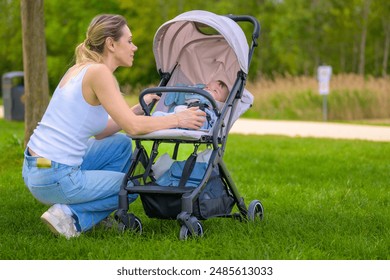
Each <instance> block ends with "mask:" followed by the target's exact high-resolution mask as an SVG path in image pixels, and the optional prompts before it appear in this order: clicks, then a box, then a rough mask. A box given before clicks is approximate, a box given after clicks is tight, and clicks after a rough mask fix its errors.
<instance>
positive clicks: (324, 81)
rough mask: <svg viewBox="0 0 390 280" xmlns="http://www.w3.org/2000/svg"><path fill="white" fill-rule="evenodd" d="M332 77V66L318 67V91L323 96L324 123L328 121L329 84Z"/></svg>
mask: <svg viewBox="0 0 390 280" xmlns="http://www.w3.org/2000/svg"><path fill="white" fill-rule="evenodd" d="M331 76H332V67H331V66H328V65H323V66H319V67H318V69H317V79H318V91H319V93H320V95H322V96H323V103H322V115H323V120H324V121H327V119H328V106H327V96H328V94H329V82H330V77H331Z"/></svg>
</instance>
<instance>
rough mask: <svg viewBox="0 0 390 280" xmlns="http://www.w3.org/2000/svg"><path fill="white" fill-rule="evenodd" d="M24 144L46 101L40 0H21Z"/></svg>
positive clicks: (46, 81)
mask: <svg viewBox="0 0 390 280" xmlns="http://www.w3.org/2000/svg"><path fill="white" fill-rule="evenodd" d="M20 8H21V18H22V39H23V40H22V41H23V68H24V85H25V117H24V119H25V135H24V144H25V145H26V144H27V142H28V140H29V139H30V136H31V134H32V132H33V130H34V128H35V126H36V124H37V123H38V121H39V120H40V119H41V117H42V115H43V113H44V111H45V109H46V107H47V104H48V103H49V84H48V77H47V66H46V41H45V31H44V27H45V24H44V10H43V0H34V1H31V0H21V7H20Z"/></svg>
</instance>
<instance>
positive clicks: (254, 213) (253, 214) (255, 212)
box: [248, 200, 264, 222]
mask: <svg viewBox="0 0 390 280" xmlns="http://www.w3.org/2000/svg"><path fill="white" fill-rule="evenodd" d="M263 216H264V207H263V205H262V204H261V202H260V201H259V200H252V201H251V203H250V204H249V206H248V220H249V221H252V222H254V221H256V219H259V220H260V221H261V220H263Z"/></svg>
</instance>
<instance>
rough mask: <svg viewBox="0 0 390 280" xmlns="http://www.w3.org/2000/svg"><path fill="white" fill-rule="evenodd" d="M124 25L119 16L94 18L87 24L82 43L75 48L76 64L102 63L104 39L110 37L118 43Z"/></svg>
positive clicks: (105, 15) (125, 23)
mask: <svg viewBox="0 0 390 280" xmlns="http://www.w3.org/2000/svg"><path fill="white" fill-rule="evenodd" d="M125 25H127V21H126V19H125V18H124V17H123V16H120V15H110V14H103V15H98V16H96V17H94V18H93V19H92V21H91V23H90V24H89V27H88V30H87V34H86V38H85V40H84V42H82V43H81V44H79V45H78V46H77V47H76V50H75V57H76V64H78V63H85V62H98V63H100V62H102V54H103V51H104V45H105V42H106V38H108V37H111V38H113V39H114V41H118V40H119V38H120V37H121V36H122V27H123V26H125Z"/></svg>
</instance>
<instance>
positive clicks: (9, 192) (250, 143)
mask: <svg viewBox="0 0 390 280" xmlns="http://www.w3.org/2000/svg"><path fill="white" fill-rule="evenodd" d="M0 131H1V133H0V153H1V157H0V197H1V200H0V209H1V212H0V259H14V260H21V259H45V260H46V259H99V260H105V259H108V260H114V259H129V260H135V259H140V260H151V259H153V260H163V259H173V260H180V259H194V260H202V259H206V260H207V259H210V260H215V259H218V260H224V259H238V260H256V259H276V260H279V259H287V260H290V259H299V260H306V259H347V260H349V259H358V260H360V259H368V260H375V259H382V260H383V259H384V260H388V259H390V251H389V248H390V210H389V209H390V207H389V206H390V205H389V204H390V203H389V201H390V180H389V171H390V161H389V155H390V144H389V143H380V142H369V141H347V140H328V139H312V138H288V137H279V136H242V135H233V134H232V135H230V137H229V140H228V145H227V152H226V155H225V160H226V164H227V166H228V168H229V170H230V171H231V175H232V177H233V179H234V181H235V182H236V184H237V186H238V189H239V191H240V192H241V195H242V196H243V197H244V198H245V201H246V202H247V203H249V202H250V201H251V200H254V199H259V200H261V201H262V203H263V204H264V207H265V218H264V220H263V221H262V222H258V223H245V222H239V221H236V220H232V219H222V218H214V219H209V220H206V221H203V222H202V223H203V226H204V230H205V235H204V237H203V238H198V239H193V240H187V241H180V240H179V238H178V233H179V229H180V227H179V225H178V224H177V222H176V221H166V220H157V219H149V218H147V217H146V216H145V214H144V213H143V208H142V206H141V203H140V201H139V200H137V201H136V202H135V203H134V204H132V206H131V210H132V211H133V212H134V213H135V214H136V215H137V216H138V217H139V218H140V219H141V220H142V223H143V226H144V233H143V234H142V235H135V234H133V233H131V232H127V233H125V234H120V233H119V232H117V231H116V230H114V229H109V230H107V229H105V228H103V227H97V228H95V229H93V230H92V231H90V232H88V233H85V234H83V235H82V236H80V237H79V238H75V239H71V240H66V239H65V238H57V237H54V236H53V235H52V234H51V232H50V231H49V230H48V229H47V227H46V226H45V225H44V224H43V223H41V221H40V220H39V217H40V215H41V214H42V213H43V212H44V211H46V209H47V206H45V205H42V204H40V203H39V202H37V201H36V200H34V198H33V197H32V196H31V195H30V193H29V192H28V190H27V189H26V188H25V186H24V184H23V180H22V178H21V166H22V160H23V159H22V153H23V148H22V139H23V123H16V122H7V121H4V120H0Z"/></svg>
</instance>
